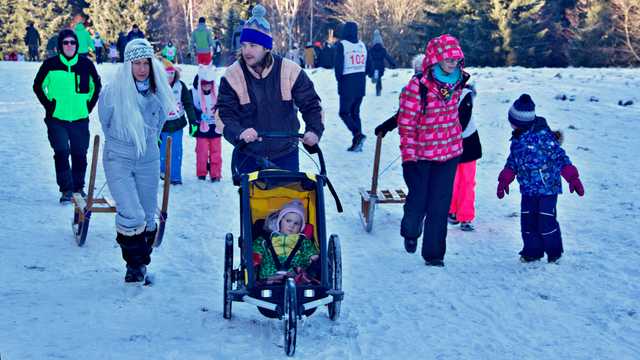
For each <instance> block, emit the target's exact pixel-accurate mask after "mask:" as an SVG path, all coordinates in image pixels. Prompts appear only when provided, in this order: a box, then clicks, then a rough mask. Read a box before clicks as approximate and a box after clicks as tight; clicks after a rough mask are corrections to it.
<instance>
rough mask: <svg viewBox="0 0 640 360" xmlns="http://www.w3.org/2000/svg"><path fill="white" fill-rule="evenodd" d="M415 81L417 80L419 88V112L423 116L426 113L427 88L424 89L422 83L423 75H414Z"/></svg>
mask: <svg viewBox="0 0 640 360" xmlns="http://www.w3.org/2000/svg"><path fill="white" fill-rule="evenodd" d="M414 76H415V78H416V79H418V84H419V88H420V109H421V110H420V112H421V113H422V115H425V114H426V113H427V105H428V104H427V96H428V94H429V88H428V87H426V86H425V85H424V84H423V83H422V81H420V80H422V76H423V73H421V72H419V73H417V74H415V75H414Z"/></svg>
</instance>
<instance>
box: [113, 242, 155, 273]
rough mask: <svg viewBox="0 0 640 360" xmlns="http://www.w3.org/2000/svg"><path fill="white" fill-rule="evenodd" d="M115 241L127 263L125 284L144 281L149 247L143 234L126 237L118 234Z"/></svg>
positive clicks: (148, 261) (149, 253)
mask: <svg viewBox="0 0 640 360" xmlns="http://www.w3.org/2000/svg"><path fill="white" fill-rule="evenodd" d="M116 241H117V242H118V244H120V248H121V249H122V258H123V259H124V261H125V262H126V263H127V274H126V275H125V278H124V281H125V282H141V281H144V275H145V274H146V265H149V263H150V262H151V257H150V256H149V255H151V247H150V246H149V245H148V244H147V240H146V238H145V233H144V232H143V233H140V234H137V235H132V236H126V235H123V234H120V233H118V235H117V237H116Z"/></svg>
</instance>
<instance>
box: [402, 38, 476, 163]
mask: <svg viewBox="0 0 640 360" xmlns="http://www.w3.org/2000/svg"><path fill="white" fill-rule="evenodd" d="M448 58H453V59H459V60H461V61H460V65H459V66H460V70H461V73H462V79H461V81H459V83H458V85H457V86H456V87H455V88H454V89H453V91H454V92H453V95H452V96H451V97H450V98H449V99H448V100H445V97H444V96H442V95H441V94H440V91H439V87H438V84H437V83H436V81H435V80H434V79H433V77H432V75H431V69H432V67H433V66H435V65H437V64H438V63H439V62H440V61H443V60H444V59H448ZM463 60H464V54H463V53H462V49H461V48H460V44H459V43H458V40H457V39H456V38H455V37H453V36H451V35H447V34H445V35H441V36H438V37H436V38H434V39H431V41H429V43H428V44H427V49H426V56H425V58H424V61H423V63H422V71H423V74H424V75H423V76H422V77H420V78H418V77H413V78H411V80H410V81H409V84H407V86H406V87H405V88H404V89H403V91H402V93H401V95H400V110H399V114H398V132H399V134H400V152H401V154H402V161H403V162H406V161H418V160H430V161H439V162H444V161H447V160H450V159H453V158H455V157H457V156H460V155H461V154H462V128H461V126H460V121H459V119H458V100H459V98H460V95H461V93H462V88H463V87H464V83H465V82H466V81H467V79H468V78H469V75H468V74H467V73H465V72H464V71H462V70H463V67H464V61H463ZM421 83H422V85H423V86H425V87H426V89H427V99H426V100H427V101H426V104H427V105H426V109H422V104H423V103H424V102H423V101H422V100H421V98H420V84H421Z"/></svg>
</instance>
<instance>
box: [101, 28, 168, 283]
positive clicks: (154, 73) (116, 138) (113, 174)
mask: <svg viewBox="0 0 640 360" xmlns="http://www.w3.org/2000/svg"><path fill="white" fill-rule="evenodd" d="M175 104H176V101H175V99H174V96H173V93H172V91H171V88H170V87H169V82H168V81H167V77H166V74H165V71H164V67H163V65H162V63H160V62H159V61H158V60H157V59H155V57H154V54H153V47H152V46H151V44H150V43H149V42H148V41H147V40H145V39H134V40H132V41H130V42H129V43H128V44H127V46H126V48H125V51H124V63H123V64H122V65H120V67H119V69H118V70H117V73H116V75H115V78H114V79H113V81H112V82H111V83H110V84H109V85H108V86H107V87H106V90H105V91H104V92H102V93H101V94H100V99H99V101H98V112H99V116H100V123H101V125H102V131H103V133H104V135H105V146H104V151H103V156H102V160H103V166H104V173H105V177H106V179H107V185H108V186H109V191H110V193H111V196H113V198H114V200H115V201H116V204H117V205H116V209H117V214H116V232H117V236H116V241H117V242H118V244H120V247H121V249H122V257H123V259H124V260H125V262H126V263H127V273H126V275H125V282H141V281H144V279H145V274H146V266H147V265H149V263H150V261H151V258H150V255H151V249H152V248H151V245H152V244H153V241H154V239H155V234H156V223H155V214H156V209H157V197H158V182H159V176H160V152H159V150H158V137H159V134H160V131H161V130H162V126H163V125H164V121H165V118H166V116H165V114H168V113H169V112H171V111H173V110H175V109H174V107H175Z"/></svg>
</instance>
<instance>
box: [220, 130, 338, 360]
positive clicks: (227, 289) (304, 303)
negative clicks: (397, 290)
mask: <svg viewBox="0 0 640 360" xmlns="http://www.w3.org/2000/svg"><path fill="white" fill-rule="evenodd" d="M261 136H262V137H263V138H265V137H266V138H281V139H284V138H291V137H296V138H298V137H300V136H301V135H299V134H295V135H291V134H274V133H270V134H262V135H261ZM245 145H246V144H244V143H241V144H239V145H237V146H236V147H235V148H234V153H233V156H232V171H233V180H234V184H235V185H239V187H240V188H239V197H240V236H238V239H237V246H238V247H239V250H240V264H239V267H238V268H234V267H233V247H234V246H233V245H234V238H233V234H232V233H228V234H227V235H226V238H225V265H224V312H223V316H224V318H225V319H230V318H231V310H232V303H233V302H234V301H235V302H246V303H249V304H252V305H255V306H257V307H258V310H259V311H260V313H262V314H263V315H265V316H267V317H270V318H278V319H280V320H282V322H283V327H284V350H285V353H286V354H287V355H288V356H293V355H294V353H295V346H296V335H297V321H298V320H299V319H300V318H301V317H302V315H306V316H310V315H311V314H312V313H313V312H314V311H315V310H316V309H317V308H318V307H321V306H327V308H328V313H329V318H330V319H331V320H337V319H338V317H339V315H340V304H341V301H342V300H343V297H344V292H343V291H342V258H341V250H340V239H339V237H338V235H336V234H332V235H331V236H330V237H329V239H328V240H327V231H326V223H325V209H324V192H323V188H324V187H325V186H328V187H329V189H330V191H331V193H332V195H333V196H334V198H335V200H336V206H337V208H338V211H339V212H342V207H341V204H340V201H339V199H338V197H337V195H336V193H335V190H334V189H333V186H332V185H331V183H330V181H329V179H328V178H327V176H326V169H325V164H324V158H323V156H322V152H321V150H320V148H319V147H318V146H317V145H316V146H314V147H307V146H305V149H307V151H308V152H309V153H310V154H311V153H315V154H317V156H318V159H319V161H320V174H311V173H305V172H291V171H286V170H281V169H274V168H273V164H272V163H270V162H269V160H268V159H261V160H264V162H265V163H266V167H268V168H267V169H264V170H259V171H256V172H252V173H248V174H240V173H239V172H238V169H237V166H236V165H237V164H236V163H237V153H238V152H239V151H242V150H243V148H244V146H245ZM250 156H253V155H250ZM287 185H289V186H291V185H294V186H296V187H297V186H300V189H302V191H308V192H309V193H311V194H312V195H315V238H316V240H317V244H318V245H319V250H320V254H319V255H320V284H313V283H310V284H296V283H295V281H294V279H293V278H288V279H286V280H285V283H284V285H283V284H268V285H265V284H262V283H258V282H257V281H256V280H257V269H256V268H254V265H253V246H252V244H253V239H254V236H255V235H256V234H254V228H253V227H254V221H255V220H257V219H252V211H251V189H252V186H263V187H264V189H262V188H261V190H265V191H268V190H270V189H271V190H272V189H278V188H283V187H285V188H289V186H287ZM284 191H286V190H284ZM309 206H310V205H309ZM234 285H235V286H234Z"/></svg>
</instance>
